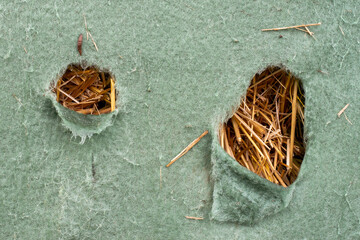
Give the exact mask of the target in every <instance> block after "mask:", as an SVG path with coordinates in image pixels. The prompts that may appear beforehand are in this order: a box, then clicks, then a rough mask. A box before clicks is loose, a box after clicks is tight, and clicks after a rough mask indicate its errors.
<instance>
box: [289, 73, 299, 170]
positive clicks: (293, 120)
mask: <svg viewBox="0 0 360 240" xmlns="http://www.w3.org/2000/svg"><path fill="white" fill-rule="evenodd" d="M297 91H298V81H297V80H295V82H294V86H293V99H292V107H291V110H292V112H291V131H290V161H289V166H290V167H291V166H292V165H293V164H292V163H293V152H294V141H295V125H296V113H297V111H296V106H297V105H296V102H297Z"/></svg>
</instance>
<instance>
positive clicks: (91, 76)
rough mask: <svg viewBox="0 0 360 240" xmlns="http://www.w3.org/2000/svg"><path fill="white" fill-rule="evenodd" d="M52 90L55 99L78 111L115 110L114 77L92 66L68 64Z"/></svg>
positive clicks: (97, 113) (84, 112)
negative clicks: (83, 66)
mask: <svg viewBox="0 0 360 240" xmlns="http://www.w3.org/2000/svg"><path fill="white" fill-rule="evenodd" d="M53 91H54V92H55V93H56V101H58V102H59V103H61V104H62V105H63V106H64V107H66V108H69V109H71V110H74V111H76V112H78V113H82V114H93V115H100V114H104V113H109V112H112V111H114V110H115V101H116V99H115V98H116V93H115V86H114V79H113V77H112V76H111V75H110V73H107V72H102V71H99V69H98V68H97V67H94V66H91V67H88V68H86V69H83V68H82V67H81V66H80V65H74V64H73V65H69V66H68V68H67V69H66V71H65V73H64V75H62V76H61V77H60V78H59V80H58V81H57V84H56V86H55V87H54V89H53Z"/></svg>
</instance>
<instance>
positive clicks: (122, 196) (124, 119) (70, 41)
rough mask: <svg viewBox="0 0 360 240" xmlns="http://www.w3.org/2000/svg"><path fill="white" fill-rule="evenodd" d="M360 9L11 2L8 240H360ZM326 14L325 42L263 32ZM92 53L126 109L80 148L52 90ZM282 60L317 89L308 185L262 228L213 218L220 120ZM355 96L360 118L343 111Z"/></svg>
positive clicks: (4, 220)
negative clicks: (112, 78) (214, 160)
mask: <svg viewBox="0 0 360 240" xmlns="http://www.w3.org/2000/svg"><path fill="white" fill-rule="evenodd" d="M359 11H360V3H359V1H356V0H354V1H336V0H333V1H316V0H313V1H310V0H307V1H291V2H290V1H275V0H273V1H272V0H267V1H198V2H194V1H182V0H181V1H122V2H120V1H119V2H117V1H104V3H99V1H79V2H76V3H74V2H73V1H41V0H36V1H13V2H12V3H10V2H2V3H0V21H1V24H0V69H1V75H0V90H1V98H0V123H1V124H0V133H1V138H0V139H1V140H0V153H1V154H0V238H1V239H144V238H147V239H175V238H176V239H196V238H200V239H203V238H207V239H274V238H278V239H358V238H360V227H359V222H360V180H359V177H358V172H359V168H360V158H359V154H360V150H359V142H360V141H359V140H360V137H359V132H360V125H359V122H360V112H359V109H360V101H359V90H360V87H359V86H360V84H359V81H360V79H359V75H358V70H359V53H360V33H359V25H360V23H359V21H360V20H359V19H360V13H359ZM83 14H85V15H86V17H87V23H88V27H89V30H90V31H91V33H92V35H93V37H94V39H95V41H96V43H97V46H98V48H99V51H98V52H97V51H96V50H95V49H94V47H93V45H92V43H91V41H86V40H85V41H84V46H83V56H82V57H80V56H79V55H78V52H77V50H76V42H77V37H78V35H79V34H80V33H83V34H85V30H84V23H83V17H82V15H83ZM315 22H322V25H321V26H317V27H311V28H310V30H311V31H313V32H315V37H316V39H317V40H314V39H313V38H311V37H310V36H307V35H305V34H304V33H302V32H300V31H297V30H287V31H282V32H261V31H260V29H262V28H268V27H281V26H290V25H296V24H303V23H315ZM340 28H341V29H342V30H343V32H344V35H343V34H342V33H341V30H340ZM279 34H281V35H282V36H283V38H279ZM24 47H25V48H26V51H27V53H25V51H24ZM82 60H86V61H87V62H88V63H89V64H97V65H98V66H100V67H103V68H107V69H109V70H110V71H112V73H113V74H114V75H115V77H116V80H117V87H118V89H119V91H120V95H121V107H120V109H119V113H118V114H117V116H116V118H115V119H114V122H113V125H112V126H110V127H108V128H106V129H105V130H104V131H103V132H101V133H100V134H95V135H93V136H92V138H91V139H87V140H86V141H85V143H84V144H82V145H81V144H79V143H80V141H81V139H80V138H79V137H78V138H74V137H72V134H71V132H70V131H69V130H67V129H66V128H64V126H63V125H62V121H61V119H60V117H59V116H58V114H57V112H56V110H55V108H54V107H53V105H52V103H51V101H50V100H49V98H48V97H47V94H48V87H49V85H50V82H52V81H54V79H56V77H57V75H58V74H60V73H61V71H63V70H64V68H65V67H66V66H67V65H68V64H70V63H74V62H75V63H77V62H79V61H82ZM269 64H284V66H286V67H287V68H288V69H289V70H290V71H291V72H293V73H294V74H295V75H296V76H297V77H298V78H300V79H301V80H302V81H303V84H304V89H305V92H306V97H307V98H306V112H305V118H306V123H305V124H306V126H305V128H306V129H305V131H306V135H307V137H308V144H307V152H306V156H305V161H306V164H305V165H304V166H303V167H302V169H301V174H302V178H301V181H299V182H298V183H297V184H296V188H295V189H294V192H293V198H292V200H291V202H290V203H289V206H288V207H287V208H285V209H284V210H282V211H281V212H279V213H276V214H273V215H271V216H267V217H266V218H264V219H263V220H261V221H260V222H259V223H257V224H255V225H254V226H252V227H249V226H243V225H240V224H237V223H227V222H225V223H224V222H218V221H216V220H212V219H211V216H212V215H211V209H212V203H213V201H212V195H213V186H214V184H213V178H212V177H211V176H212V174H211V171H212V165H211V154H212V139H213V138H215V137H216V136H215V134H216V133H215V129H216V127H217V126H218V123H219V122H220V121H221V120H224V119H226V116H228V115H229V114H231V109H232V108H233V107H236V106H237V105H238V104H239V103H240V99H241V96H242V95H243V94H244V93H245V92H246V88H247V86H248V84H249V81H250V79H251V77H252V76H253V75H254V74H255V73H256V72H258V71H260V70H262V69H264V68H265V67H266V66H268V65H269ZM318 70H321V71H323V73H321V72H319V71H318ZM15 96H16V97H15ZM347 103H350V106H349V108H348V109H347V110H346V111H345V113H346V115H347V117H348V118H349V120H350V121H351V122H352V125H350V124H349V123H348V122H347V121H346V119H345V118H344V116H342V117H341V118H337V116H336V114H337V113H338V112H339V111H340V110H341V109H342V108H343V107H344V106H345V105H346V104H347ZM206 129H209V130H210V134H208V135H207V136H205V137H204V138H203V139H202V140H201V141H200V142H199V143H198V145H196V147H194V148H193V149H192V150H191V151H189V152H188V153H187V154H186V155H185V156H184V157H183V158H181V159H180V160H178V162H176V163H175V164H173V165H172V166H171V167H170V168H168V169H167V168H165V165H166V164H167V163H168V162H169V161H170V159H171V158H172V157H174V156H175V155H176V154H177V153H178V152H179V151H181V150H182V149H183V148H184V147H185V146H186V145H187V144H188V143H190V142H191V141H192V140H193V139H195V138H196V137H197V136H199V135H200V134H201V133H202V132H203V131H204V130H206ZM239 167H240V166H239ZM160 168H161V187H160ZM93 174H95V177H93ZM185 215H189V216H202V217H204V220H202V221H193V220H188V219H185V217H184V216H185Z"/></svg>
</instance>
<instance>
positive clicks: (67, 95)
mask: <svg viewBox="0 0 360 240" xmlns="http://www.w3.org/2000/svg"><path fill="white" fill-rule="evenodd" d="M59 91H60V92H61V93H62V94H64V95H65V96H67V97H68V98H70V99H71V100H73V101H74V102H76V103H77V104H79V101H78V100H76V99H75V98H73V97H72V96H70V95H69V94H67V93H66V92H64V91H63V90H61V89H59Z"/></svg>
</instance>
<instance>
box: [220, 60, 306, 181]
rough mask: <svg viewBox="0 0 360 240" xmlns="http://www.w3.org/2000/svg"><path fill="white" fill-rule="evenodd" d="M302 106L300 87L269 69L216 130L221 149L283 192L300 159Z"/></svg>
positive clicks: (278, 70) (275, 69) (302, 152)
mask: <svg viewBox="0 0 360 240" xmlns="http://www.w3.org/2000/svg"><path fill="white" fill-rule="evenodd" d="M304 104H305V96H304V91H303V90H302V86H301V83H300V81H299V80H298V79H296V78H294V77H293V76H292V75H291V73H290V72H288V71H286V70H285V69H283V68H279V67H268V68H267V69H266V70H265V71H263V72H262V73H261V74H256V75H255V76H254V78H253V79H252V82H251V84H250V86H249V88H248V90H247V93H246V97H245V99H244V100H243V101H242V104H241V105H240V107H239V108H238V109H237V110H236V112H235V113H234V115H233V116H232V117H231V118H230V119H229V121H228V122H227V123H224V124H222V126H221V127H220V130H219V141H220V145H221V146H222V147H223V148H224V149H225V151H226V152H227V153H228V154H229V155H230V156H231V157H233V158H234V159H235V160H236V161H237V162H239V163H240V164H241V165H242V166H244V167H246V168H247V169H249V170H250V171H252V172H254V173H256V174H258V175H259V176H261V177H263V178H265V179H267V180H269V181H271V182H273V183H276V184H279V185H281V186H283V187H287V186H289V185H290V184H291V183H293V182H294V181H295V179H296V178H297V176H298V174H299V171H300V165H301V163H302V160H303V158H304V155H305V143H304V135H303V132H304V107H305V106H304Z"/></svg>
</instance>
